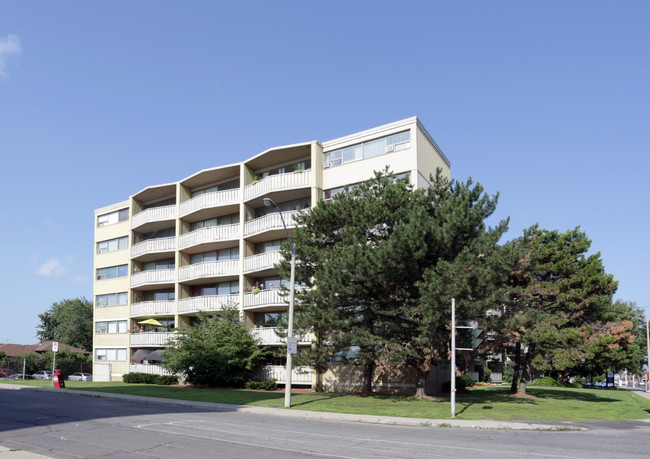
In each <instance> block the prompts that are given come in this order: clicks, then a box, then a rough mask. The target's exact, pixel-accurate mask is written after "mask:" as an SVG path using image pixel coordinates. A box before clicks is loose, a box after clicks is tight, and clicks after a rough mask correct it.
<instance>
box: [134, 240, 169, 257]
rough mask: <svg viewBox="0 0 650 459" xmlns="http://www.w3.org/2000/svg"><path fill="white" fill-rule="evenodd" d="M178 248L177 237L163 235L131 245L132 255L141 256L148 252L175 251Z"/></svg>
mask: <svg viewBox="0 0 650 459" xmlns="http://www.w3.org/2000/svg"><path fill="white" fill-rule="evenodd" d="M175 248H176V238H175V237H162V238H158V239H148V240H146V241H142V242H138V243H137V244H135V245H134V246H133V247H131V257H132V258H135V257H139V256H140V255H145V254H147V253H160V252H173V251H174V249H175Z"/></svg>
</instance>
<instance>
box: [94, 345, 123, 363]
mask: <svg viewBox="0 0 650 459" xmlns="http://www.w3.org/2000/svg"><path fill="white" fill-rule="evenodd" d="M95 358H96V359H97V360H115V361H119V362H124V361H126V349H119V348H117V349H116V348H104V349H97V350H96V351H95Z"/></svg>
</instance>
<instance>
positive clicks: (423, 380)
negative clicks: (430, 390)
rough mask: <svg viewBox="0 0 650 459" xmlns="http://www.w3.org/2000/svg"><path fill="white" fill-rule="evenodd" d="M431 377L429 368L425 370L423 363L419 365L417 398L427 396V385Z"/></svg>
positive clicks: (416, 387) (416, 388)
mask: <svg viewBox="0 0 650 459" xmlns="http://www.w3.org/2000/svg"><path fill="white" fill-rule="evenodd" d="M428 378H429V370H423V369H422V366H421V365H418V366H417V382H416V386H415V398H424V397H426V396H427V393H426V387H427V379H428Z"/></svg>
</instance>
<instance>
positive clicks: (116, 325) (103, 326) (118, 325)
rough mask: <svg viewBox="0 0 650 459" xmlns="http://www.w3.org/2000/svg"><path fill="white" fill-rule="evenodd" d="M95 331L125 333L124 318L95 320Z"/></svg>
mask: <svg viewBox="0 0 650 459" xmlns="http://www.w3.org/2000/svg"><path fill="white" fill-rule="evenodd" d="M95 333H126V320H111V321H107V322H95Z"/></svg>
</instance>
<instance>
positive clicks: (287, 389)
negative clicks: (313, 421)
mask: <svg viewBox="0 0 650 459" xmlns="http://www.w3.org/2000/svg"><path fill="white" fill-rule="evenodd" d="M263 201H264V205H265V206H266V207H271V206H273V207H275V209H276V210H277V211H278V213H279V214H280V220H281V221H282V226H284V232H285V233H286V234H287V240H288V241H289V247H291V280H290V282H291V284H290V286H289V323H288V326H287V368H286V375H285V384H284V407H285V408H291V363H292V360H293V354H292V350H294V349H292V347H293V348H295V347H296V341H295V339H294V337H293V303H294V295H295V293H296V246H295V245H294V244H293V242H291V237H289V231H288V230H287V225H286V224H285V223H284V217H283V216H282V211H281V210H280V208H279V207H278V206H277V205H276V204H275V202H273V200H272V199H271V198H264V199H263Z"/></svg>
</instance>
